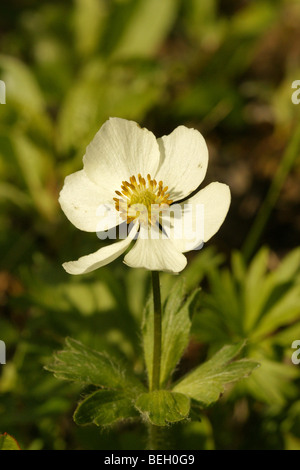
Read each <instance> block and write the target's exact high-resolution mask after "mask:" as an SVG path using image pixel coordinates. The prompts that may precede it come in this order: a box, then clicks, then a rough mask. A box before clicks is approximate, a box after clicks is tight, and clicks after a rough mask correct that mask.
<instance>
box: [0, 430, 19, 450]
mask: <svg viewBox="0 0 300 470" xmlns="http://www.w3.org/2000/svg"><path fill="white" fill-rule="evenodd" d="M0 450H21V449H20V446H19V444H18V443H17V441H16V440H15V439H14V438H13V437H12V436H10V435H9V434H7V433H6V432H5V433H4V434H0Z"/></svg>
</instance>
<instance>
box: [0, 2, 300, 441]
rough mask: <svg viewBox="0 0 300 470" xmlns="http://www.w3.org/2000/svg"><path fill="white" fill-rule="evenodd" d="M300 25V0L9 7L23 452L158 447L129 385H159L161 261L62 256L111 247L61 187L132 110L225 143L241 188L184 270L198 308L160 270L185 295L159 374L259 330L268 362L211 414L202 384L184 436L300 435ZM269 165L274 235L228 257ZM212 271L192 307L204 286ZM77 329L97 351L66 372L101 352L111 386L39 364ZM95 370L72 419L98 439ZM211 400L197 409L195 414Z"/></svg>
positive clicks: (0, 171)
mask: <svg viewBox="0 0 300 470" xmlns="http://www.w3.org/2000/svg"><path fill="white" fill-rule="evenodd" d="M19 3H20V2H19ZM299 21H300V10H299V4H298V2H297V1H294V0H278V1H276V2H274V1H271V0H261V1H260V2H235V1H232V2H217V1H216V0H210V1H199V0H189V1H186V0H163V1H160V0H155V1H153V0H112V1H106V0H74V1H72V2H52V3H51V2H34V1H31V2H23V4H22V5H19V4H18V5H16V2H7V5H6V6H5V8H4V7H3V8H2V11H1V15H0V26H1V27H0V44H1V51H2V53H1V55H0V79H1V80H4V81H5V83H6V93H7V96H6V105H1V106H0V207H1V211H0V223H1V231H0V246H1V270H0V307H1V313H0V338H1V340H5V343H6V345H7V364H6V365H5V366H1V369H0V403H1V405H0V422H1V429H0V432H2V433H3V432H5V431H7V432H8V433H9V434H11V435H12V436H15V437H16V439H17V441H18V442H20V444H21V448H22V449H25V448H26V449H33V450H34V449H71V448H72V449H74V448H76V449H82V448H86V449H133V448H139V449H142V448H144V445H145V439H146V437H145V434H144V431H143V426H141V425H140V424H138V423H139V421H138V419H137V417H138V416H139V414H140V412H139V411H138V410H137V408H136V407H135V406H134V403H133V402H135V400H136V399H135V398H134V399H132V398H128V396H127V392H126V393H125V392H124V390H125V388H126V390H128V389H135V386H133V385H132V384H133V382H135V383H136V381H137V383H138V384H140V383H141V384H142V382H143V383H144V382H145V383H146V382H147V380H146V372H145V370H144V364H143V361H142V357H143V351H142V343H143V344H144V345H145V347H146V349H147V351H148V352H147V353H146V354H144V356H145V359H146V366H147V372H148V373H149V369H150V367H151V366H150V365H149V364H150V362H151V361H150V360H149V358H150V357H151V340H150V336H149V339H148V340H146V336H145V335H146V333H145V332H147V331H148V333H147V334H149V335H150V329H149V328H150V323H149V325H146V324H144V331H143V333H142V335H141V336H140V333H139V327H140V324H141V321H142V312H143V310H144V306H145V303H146V300H145V299H146V298H147V296H148V294H149V276H148V273H147V272H145V271H143V270H130V269H128V268H125V267H123V266H121V263H120V261H119V260H118V261H117V262H115V263H114V264H113V265H111V266H109V267H107V268H103V269H102V270H101V271H99V272H97V273H95V274H93V273H91V274H90V275H87V276H86V277H84V278H80V279H74V278H71V277H70V276H67V275H66V274H65V273H64V271H63V269H62V268H61V264H62V263H63V262H64V261H66V260H69V259H73V257H74V253H75V252H76V253H82V254H86V253H89V252H92V251H96V249H98V248H99V243H100V242H99V240H98V239H95V237H93V236H89V235H88V234H86V233H85V234H81V233H80V232H79V231H77V230H76V229H74V228H73V227H71V226H70V224H68V223H67V222H66V220H65V218H64V217H63V215H62V213H61V210H60V207H59V205H58V202H57V200H58V194H59V191H60V189H61V187H62V184H63V179H64V177H65V176H66V175H67V174H69V173H72V172H74V171H76V170H77V169H79V168H80V167H81V162H82V156H83V154H84V151H85V147H86V145H87V144H88V142H89V141H90V139H91V138H92V137H93V135H94V134H95V132H96V131H97V130H98V129H99V127H100V125H101V124H102V123H103V122H104V121H105V120H106V119H107V118H108V117H109V116H119V117H124V118H130V119H134V120H137V121H139V122H140V124H141V125H142V126H146V127H147V128H149V129H151V130H153V131H154V132H155V134H156V135H163V134H167V133H169V132H170V131H171V130H172V129H173V128H174V127H176V126H177V125H180V124H184V125H187V126H189V127H195V128H197V129H199V130H201V132H202V133H203V135H204V136H205V138H206V139H207V141H208V144H209V149H210V156H211V158H210V165H209V171H210V172H211V173H210V174H209V175H208V177H209V178H211V177H214V178H213V179H218V180H219V181H224V182H227V183H228V184H229V185H230V187H231V189H232V201H233V203H232V207H231V210H230V213H229V218H228V219H227V221H226V223H225V224H224V226H223V227H222V230H221V231H220V233H219V234H218V235H216V236H215V237H214V239H213V240H212V241H210V242H209V243H208V244H207V245H206V246H205V247H204V249H203V250H202V251H201V252H200V253H195V254H192V253H191V254H189V255H188V256H189V263H188V266H187V268H186V269H185V271H184V273H182V276H183V277H185V286H186V291H185V292H184V294H183V297H184V300H185V301H188V300H190V301H191V303H190V305H189V306H188V305H187V304H185V303H181V300H182V298H181V299H179V297H180V296H179V294H178V304H177V300H176V292H175V291H173V292H172V295H171V296H170V297H169V295H168V294H169V293H171V290H172V289H173V284H174V278H173V277H172V276H169V275H163V276H162V295H163V297H164V306H165V307H166V306H167V303H168V302H169V304H170V305H171V302H173V301H174V302H176V305H178V308H174V311H173V310H172V312H171V311H169V313H168V314H167V315H166V316H165V319H164V322H165V326H164V329H165V337H164V338H165V339H164V347H163V351H164V357H163V367H162V376H161V384H162V386H163V387H165V390H166V391H168V392H169V393H175V392H173V388H172V387H174V386H175V384H174V383H172V380H173V381H175V383H176V384H180V383H181V382H183V381H184V380H186V379H187V378H188V377H189V374H192V373H194V372H192V371H193V370H194V371H196V370H197V369H198V368H199V369H201V367H204V364H205V360H206V358H207V357H208V358H210V359H209V360H212V358H213V357H214V355H215V354H218V353H217V351H219V350H222V347H223V346H224V345H226V344H227V345H230V346H229V347H230V348H231V347H233V346H231V345H232V344H234V345H235V344H238V343H240V342H243V341H244V340H245V339H246V340H247V343H246V346H245V349H244V352H243V353H242V354H243V355H244V356H245V357H247V358H248V360H249V361H250V362H259V363H260V367H259V368H256V369H255V370H254V371H253V373H252V374H251V376H250V377H248V378H247V379H246V380H242V381H241V382H240V383H239V384H235V385H234V386H231V387H229V388H228V387H227V386H226V390H225V393H224V395H223V397H222V400H221V404H222V406H219V405H218V404H216V405H215V406H214V407H210V408H208V409H207V410H206V411H205V412H202V411H201V412H200V413H199V403H197V402H196V400H195V399H194V398H192V399H191V403H192V407H191V410H190V414H189V419H191V421H187V420H185V419H182V420H180V421H178V423H174V424H173V425H172V427H171V429H172V430H170V435H171V434H172V436H171V437H172V439H173V442H174V448H176V449H198V448H200V449H203V448H210V449H211V448H252V449H253V448H268V449H269V448H275V449H278V448H280V449H281V448H286V449H299V442H300V441H299V438H300V431H299V429H300V425H299V409H298V408H299V407H297V404H298V402H299V380H300V379H299V366H296V365H294V364H292V363H291V355H292V353H293V352H294V350H292V349H291V344H292V342H293V341H294V340H295V339H299V338H300V326H299V324H300V322H299V304H300V302H299V263H300V261H299V249H296V250H293V251H292V248H293V247H296V246H297V245H299V227H298V226H299V224H298V206H299V197H298V193H299V191H298V187H299V158H297V157H298V154H299V151H298V144H297V142H298V139H299V132H298V131H297V129H296V128H295V124H297V123H298V122H299V111H300V105H298V106H297V105H294V104H292V103H291V93H292V92H293V91H295V90H292V89H291V84H292V82H293V81H294V80H296V79H299V63H298V61H297V60H295V57H297V53H298V51H297V44H298V42H299V41H297V38H298V36H297V25H298V24H299ZM295 129H296V130H295ZM297 132H298V133H297ZM293 134H294V138H291V137H292V135H293ZM294 141H295V145H294V144H293V145H288V144H289V142H291V143H293V142H294ZM285 148H290V150H289V151H286V150H285ZM281 155H285V161H283V162H282V161H280V160H281ZM276 168H278V172H277V170H276ZM275 172H277V176H276V178H274V175H275ZM215 177H216V178H215ZM287 179H288V185H286V184H285V183H286V181H287ZM272 180H273V181H275V182H274V183H273V187H274V188H275V189H274V190H273V191H272V192H271V193H270V197H269V198H268V201H267V202H268V204H267V205H265V207H266V210H264V211H263V212H262V218H261V219H260V223H259V226H258V229H259V230H256V232H255V231H254V233H256V235H257V233H258V232H260V234H261V231H262V230H263V229H265V228H266V221H267V218H268V217H266V216H268V215H270V210H273V209H274V205H275V202H277V206H276V211H274V210H273V212H272V218H269V223H270V225H269V228H268V230H267V231H265V233H264V241H265V243H266V244H267V245H268V246H270V248H265V249H263V250H260V251H259V253H257V254H256V255H254V256H253V259H252V261H251V262H250V263H248V261H247V262H245V261H244V259H243V257H242V256H241V254H240V253H239V252H235V253H233V255H232V261H231V265H229V263H227V261H226V260H227V258H226V256H227V254H228V253H229V252H231V251H232V250H234V249H236V247H240V246H242V245H243V242H244V241H245V239H246V238H247V235H248V233H250V231H249V230H248V229H249V226H250V223H251V220H252V218H253V217H254V216H255V213H256V211H257V208H258V206H259V205H260V203H261V201H263V198H264V194H267V192H268V189H267V188H268V186H269V183H270V182H271V181H272ZM275 183H276V184H275ZM279 190H280V198H279V199H278V196H279ZM274 195H275V196H276V197H275V196H274ZM254 238H255V237H254ZM213 245H216V246H217V247H218V249H215V248H214V247H213ZM250 251H251V250H250ZM252 251H254V250H253V238H252ZM288 252H290V254H289V255H288V256H287V257H286V258H284V259H283V260H282V254H283V253H288ZM222 263H223V266H222V267H221V264H222ZM200 285H201V289H202V290H201V293H200V294H198V295H197V304H196V302H194V300H193V301H192V298H193V297H192V296H193V294H192V292H193V291H194V289H197V288H199V286H200ZM181 289H182V293H183V287H182V286H180V288H179V290H180V291H181ZM172 299H173V300H172ZM195 301H196V299H195ZM179 313H180V316H179ZM149 314H150V311H148V315H149ZM180 317H181V318H182V324H180V321H179V320H180ZM191 320H192V326H191V333H192V340H191V341H190V342H189V343H188V341H187V337H188V329H189V327H190V321H191ZM171 325H173V326H174V333H175V334H174V337H173V335H172V333H173V332H172V327H171ZM66 336H71V337H74V338H76V340H78V341H80V342H81V343H82V344H86V345H89V346H90V347H91V348H92V349H93V350H94V351H100V353H95V352H93V353H91V351H90V350H87V351H86V350H85V347H83V346H82V348H83V349H80V348H79V347H78V344H77V343H76V341H72V340H70V342H69V346H68V347H67V349H66V350H65V352H64V353H63V354H62V355H58V356H57V359H56V361H57V362H56V366H57V367H58V369H59V368H61V367H63V364H64V362H61V358H64V360H68V359H70V357H72V358H73V359H75V358H77V359H78V358H80V360H83V363H84V364H86V361H85V362H84V358H83V357H82V356H85V355H86V357H88V358H90V359H91V360H93V361H94V360H95V361H96V363H97V364H98V366H99V364H101V367H103V368H101V373H100V372H98V373H97V374H92V371H91V370H90V369H89V366H88V365H87V371H89V373H90V375H91V377H93V380H95V381H97V383H100V382H103V380H104V381H105V378H106V379H108V377H111V378H112V380H113V383H115V387H116V388H115V389H108V388H100V389H98V385H96V390H95V386H94V385H84V384H83V383H82V382H81V383H80V382H66V381H61V380H57V379H55V378H54V377H53V376H52V375H51V374H49V373H48V372H46V371H45V370H44V368H43V367H44V365H45V364H47V363H48V361H49V357H50V356H51V355H52V353H53V351H54V350H57V349H60V348H61V345H62V343H63V340H64V338H65V337H66ZM175 337H176V338H177V339H176V340H175ZM147 341H148V346H146V344H147ZM176 341H177V342H176ZM76 345H77V346H76ZM176 345H178V347H177V346H176ZM103 351H107V354H105V355H104V354H103V353H102V352H103ZM173 354H174V356H173ZM182 354H183V357H182ZM147 356H148V359H147ZM110 357H113V359H109V358H110ZM116 363H117V364H118V365H116ZM121 363H122V364H129V365H128V367H127V365H126V366H125V365H123V366H121V367H120V365H119V364H121ZM239 363H240V360H236V361H233V362H229V363H228V364H226V365H225V368H227V367H229V368H230V367H232V368H233V369H234V367H237V368H238V367H240V366H239V365H236V366H235V365H234V364H239ZM241 364H242V366H243V360H242V362H241ZM77 366H78V364H76V366H75V365H74V366H72V367H70V364H69V367H68V368H67V370H66V371H64V372H63V371H62V370H60V374H61V375H64V373H65V374H66V376H68V377H71V376H72V374H74V375H73V378H76V377H77V378H78V377H79V375H81V373H82V372H84V371H83V370H81V369H80V367H77ZM202 370H203V369H202ZM131 371H134V373H132V372H131ZM123 373H124V374H125V375H122V374H123ZM76 374H77V375H76ZM103 374H104V376H103ZM125 376H126V380H125V378H124V377H125ZM150 376H151V374H150ZM122 377H123V379H122ZM129 377H130V378H129ZM140 379H141V381H142V382H140ZM76 380H77V379H76ZM85 380H87V381H88V377H87V376H85ZM122 380H124V381H123V388H122V387H121V383H122ZM127 380H129V382H130V383H131V385H130V386H128V387H127V385H126V383H127V382H126V381H127ZM114 381H115V382H114ZM103 383H104V382H103ZM105 383H108V382H105ZM183 383H184V382H183ZM118 384H119V385H118ZM82 385H83V386H84V389H83V391H82V393H83V397H82V400H83V401H82V402H81V404H80V405H79V407H78V410H77V411H76V413H75V420H77V421H78V420H79V421H80V422H81V423H82V424H83V423H96V424H98V425H101V426H106V432H105V433H101V436H99V433H98V431H97V429H95V427H93V426H91V427H89V426H80V427H76V426H74V425H73V423H72V414H73V413H74V409H73V404H74V402H75V401H76V400H78V395H79V393H80V390H81V387H82ZM136 386H137V388H138V389H139V390H141V391H140V393H141V394H142V393H146V388H145V387H144V385H136ZM139 387H142V388H141V389H140V388H139ZM222 387H223V385H222ZM220 388H221V385H220ZM219 393H220V391H219V390H218V392H217V391H216V394H215V396H216V395H217V394H219ZM130 396H131V395H130ZM122 397H123V398H122ZM188 398H189V399H190V397H188ZM212 398H213V397H212ZM110 399H113V400H114V402H115V403H117V404H118V406H116V408H112V406H110V403H111V402H110V401H109V400H110ZM196 404H197V406H196ZM183 414H184V413H183ZM199 415H200V418H201V422H199V421H194V419H197V418H199ZM128 416H131V417H132V418H130V419H128ZM118 417H120V418H118ZM178 417H180V416H179V415H178ZM133 419H134V421H133ZM162 419H164V418H162ZM118 420H119V421H120V423H121V425H120V424H118ZM127 420H128V421H129V424H128V425H127V424H126V422H127ZM164 422H168V421H167V420H166V421H164ZM220 422H222V423H224V425H223V426H219V423H220ZM113 423H115V426H110V425H111V424H113ZM212 425H213V427H214V430H213V431H212ZM168 430H169V426H168Z"/></svg>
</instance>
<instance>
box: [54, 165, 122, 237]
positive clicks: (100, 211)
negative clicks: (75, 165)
mask: <svg viewBox="0 0 300 470" xmlns="http://www.w3.org/2000/svg"><path fill="white" fill-rule="evenodd" d="M59 203H60V205H61V208H62V210H63V211H64V213H65V214H66V216H67V218H68V219H69V220H70V222H72V224H73V225H75V227H77V228H79V229H80V230H84V231H85V232H97V231H103V230H108V229H110V228H112V227H115V226H117V225H119V224H120V223H121V222H122V220H121V219H120V217H119V212H118V211H116V209H115V206H114V204H113V201H112V199H110V198H109V196H108V195H107V194H106V193H105V191H104V190H103V188H102V187H101V186H97V185H96V184H95V183H93V182H92V181H91V180H90V179H89V178H88V177H87V175H86V172H85V171H84V170H80V171H77V172H76V173H72V174H71V175H69V176H67V177H66V179H65V183H64V186H63V188H62V190H61V192H60V195H59Z"/></svg>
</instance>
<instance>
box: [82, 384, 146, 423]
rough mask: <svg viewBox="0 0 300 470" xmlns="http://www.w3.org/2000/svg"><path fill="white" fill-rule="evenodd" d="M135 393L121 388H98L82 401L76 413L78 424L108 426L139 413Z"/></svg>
mask: <svg viewBox="0 0 300 470" xmlns="http://www.w3.org/2000/svg"><path fill="white" fill-rule="evenodd" d="M133 397H134V394H130V390H128V391H126V392H125V391H123V390H122V391H120V390H117V391H116V390H98V391H97V392H95V393H92V394H91V395H89V396H88V397H87V398H86V399H85V400H84V401H83V402H81V403H80V404H79V405H78V407H77V409H76V411H75V414H74V421H75V423H76V424H91V423H94V424H97V425H98V426H107V425H111V424H114V423H115V422H117V421H120V420H121V421H122V420H125V419H128V418H132V417H135V416H137V415H138V413H137V411H136V409H135V408H134V405H133Z"/></svg>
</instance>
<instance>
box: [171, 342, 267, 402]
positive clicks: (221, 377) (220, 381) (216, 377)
mask: <svg viewBox="0 0 300 470" xmlns="http://www.w3.org/2000/svg"><path fill="white" fill-rule="evenodd" d="M243 346H244V343H238V344H235V345H226V346H224V347H223V348H222V349H221V350H220V351H218V352H217V353H216V354H215V355H214V356H213V357H212V358H211V359H209V360H208V361H207V362H205V363H204V364H202V365H201V366H199V367H197V368H196V369H194V370H193V371H191V372H190V373H188V374H187V375H186V376H185V377H183V378H182V379H181V380H180V381H179V382H177V384H175V386H174V387H173V391H174V392H179V393H184V394H186V395H188V396H189V397H191V398H193V399H195V400H197V401H199V402H200V403H201V404H202V405H204V406H209V405H210V404H212V403H214V402H215V401H217V400H218V399H219V397H220V394H221V393H222V392H223V391H224V388H225V385H226V384H228V383H230V382H234V381H237V380H240V379H242V378H244V377H246V376H248V375H249V374H250V373H251V372H252V370H253V369H254V368H256V367H257V366H258V363H257V362H254V361H249V360H245V359H242V360H239V361H234V362H232V361H233V359H234V358H235V357H236V356H237V355H238V354H239V353H240V351H241V349H242V348H243Z"/></svg>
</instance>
